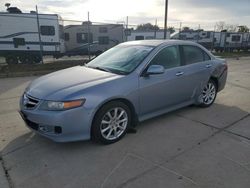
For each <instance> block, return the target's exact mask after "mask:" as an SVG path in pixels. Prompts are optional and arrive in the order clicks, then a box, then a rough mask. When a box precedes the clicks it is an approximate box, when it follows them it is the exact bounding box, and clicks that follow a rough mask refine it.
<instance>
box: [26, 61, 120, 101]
mask: <svg viewBox="0 0 250 188" xmlns="http://www.w3.org/2000/svg"><path fill="white" fill-rule="evenodd" d="M117 77H120V75H116V74H113V73H109V72H104V71H101V70H96V69H92V68H86V67H83V66H76V67H72V68H68V69H64V70H61V71H57V72H54V73H51V74H48V75H45V76H42V77H40V78H38V79H36V80H34V81H33V82H32V83H31V84H30V86H29V87H28V88H27V90H26V92H27V93H28V94H29V95H31V96H33V97H36V98H38V99H47V100H49V99H50V96H52V95H55V94H56V93H59V92H60V93H63V92H62V91H63V90H65V91H66V90H67V92H68V91H69V89H71V88H76V87H77V88H78V89H79V87H80V89H81V90H82V89H85V88H87V87H91V86H93V85H96V84H100V83H103V82H105V81H108V80H112V79H115V78H117ZM67 92H66V93H65V94H64V95H65V96H66V95H67V94H69V93H67ZM65 96H61V97H60V98H64V97H65ZM58 100H60V99H58Z"/></svg>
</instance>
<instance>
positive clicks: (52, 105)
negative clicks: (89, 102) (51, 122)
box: [39, 99, 85, 111]
mask: <svg viewBox="0 0 250 188" xmlns="http://www.w3.org/2000/svg"><path fill="white" fill-rule="evenodd" d="M84 102H85V99H80V100H74V101H64V102H59V101H44V102H43V103H42V104H41V106H40V107H39V109H40V110H55V111H56V110H68V109H71V108H77V107H80V106H82V105H83V104H84Z"/></svg>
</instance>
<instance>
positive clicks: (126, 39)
mask: <svg viewBox="0 0 250 188" xmlns="http://www.w3.org/2000/svg"><path fill="white" fill-rule="evenodd" d="M126 31H127V32H128V16H127V18H126ZM126 41H128V35H127V34H126Z"/></svg>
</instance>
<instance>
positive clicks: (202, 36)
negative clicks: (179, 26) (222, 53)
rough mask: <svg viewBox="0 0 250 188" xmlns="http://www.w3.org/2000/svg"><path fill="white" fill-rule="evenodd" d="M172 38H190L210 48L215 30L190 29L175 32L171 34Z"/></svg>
mask: <svg viewBox="0 0 250 188" xmlns="http://www.w3.org/2000/svg"><path fill="white" fill-rule="evenodd" d="M171 39H179V40H189V41H193V42H197V43H199V44H201V45H203V46H204V47H205V48H207V49H210V48H211V47H212V43H213V31H203V30H197V31H194V30H188V31H181V32H175V33H173V34H172V35H171Z"/></svg>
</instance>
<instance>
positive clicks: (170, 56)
mask: <svg viewBox="0 0 250 188" xmlns="http://www.w3.org/2000/svg"><path fill="white" fill-rule="evenodd" d="M150 65H162V66H163V67H164V68H165V69H169V68H173V67H179V66H181V59H180V53H179V47H178V46H170V47H166V48H164V49H162V50H161V51H160V52H158V54H157V55H156V56H155V57H154V58H153V60H152V61H151V63H150Z"/></svg>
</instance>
